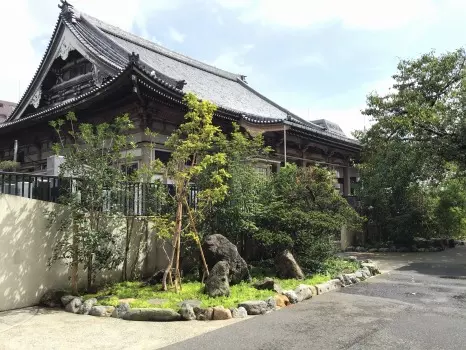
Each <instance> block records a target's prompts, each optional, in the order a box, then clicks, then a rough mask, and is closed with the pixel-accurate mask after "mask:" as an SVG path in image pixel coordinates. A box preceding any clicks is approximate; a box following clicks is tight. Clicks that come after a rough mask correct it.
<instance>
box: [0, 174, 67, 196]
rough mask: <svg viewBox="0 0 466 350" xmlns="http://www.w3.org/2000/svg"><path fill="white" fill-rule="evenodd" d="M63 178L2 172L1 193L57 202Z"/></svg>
mask: <svg viewBox="0 0 466 350" xmlns="http://www.w3.org/2000/svg"><path fill="white" fill-rule="evenodd" d="M61 183H62V179H60V178H59V177H57V176H46V175H32V174H25V173H9V172H0V193H3V194H11V195H15V196H21V197H24V198H30V199H38V200H43V201H47V202H55V203H56V202H57V201H58V199H59V197H60V187H61Z"/></svg>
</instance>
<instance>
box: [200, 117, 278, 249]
mask: <svg viewBox="0 0 466 350" xmlns="http://www.w3.org/2000/svg"><path fill="white" fill-rule="evenodd" d="M220 149H221V150H222V151H223V152H225V153H226V155H227V160H228V161H227V164H226V167H227V170H228V173H229V174H230V175H231V176H230V178H229V179H228V195H227V197H226V198H225V200H224V201H222V202H219V203H217V205H215V206H213V207H211V208H210V209H209V211H208V214H207V215H206V219H205V221H204V225H203V231H204V232H206V233H210V234H213V233H220V234H222V235H224V236H226V237H227V238H228V239H229V240H230V241H232V242H233V243H235V244H236V245H237V246H238V248H239V251H240V252H241V254H244V253H245V251H244V248H245V245H246V242H247V240H248V239H250V238H252V235H251V234H252V233H253V232H255V231H257V229H258V228H257V226H256V223H255V217H256V216H257V215H258V213H259V212H260V211H261V210H262V208H263V205H262V202H261V198H262V196H263V195H262V193H263V191H265V190H266V184H267V182H268V178H267V177H264V175H263V174H261V173H259V172H258V171H257V170H256V168H255V166H256V165H257V163H258V160H259V159H262V158H267V156H268V153H269V152H270V148H268V147H265V146H264V140H263V136H262V135H260V134H259V135H257V136H255V137H251V136H249V135H247V134H245V133H244V132H242V131H241V130H240V128H239V126H238V125H237V124H235V123H234V124H233V131H232V132H231V134H230V135H228V136H225V137H224V138H223V139H222V140H221V142H220ZM200 182H201V186H202V179H201V181H200Z"/></svg>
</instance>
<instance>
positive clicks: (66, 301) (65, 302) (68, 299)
mask: <svg viewBox="0 0 466 350" xmlns="http://www.w3.org/2000/svg"><path fill="white" fill-rule="evenodd" d="M76 298H78V299H80V300H81V301H82V299H81V298H80V297H77V296H75V295H64V296H62V297H61V298H60V300H61V303H62V305H63V306H66V305H68V304H69V303H70V302H71V300H73V299H76Z"/></svg>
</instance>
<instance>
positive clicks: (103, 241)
mask: <svg viewBox="0 0 466 350" xmlns="http://www.w3.org/2000/svg"><path fill="white" fill-rule="evenodd" d="M50 125H51V126H52V127H53V128H54V129H55V131H56V133H57V136H58V139H59V143H57V144H55V145H54V151H55V153H56V154H57V155H61V156H64V162H63V164H61V166H60V177H61V178H62V183H63V184H64V185H63V186H62V188H61V193H60V198H59V201H60V203H61V204H62V205H63V206H62V207H57V209H56V210H55V211H54V212H52V213H51V219H52V220H53V221H56V220H58V219H60V220H61V224H60V225H59V233H60V234H61V235H60V237H59V239H58V241H57V242H56V244H55V247H54V252H53V255H52V257H51V259H50V263H53V262H54V261H57V260H60V261H65V262H66V263H67V264H69V267H70V277H71V287H72V289H73V292H76V291H77V288H78V267H79V264H81V263H82V264H84V267H85V269H86V270H87V287H88V289H91V288H92V286H93V283H94V280H95V273H96V272H97V271H99V270H102V269H113V268H115V267H116V266H118V264H119V263H120V262H121V249H120V247H121V232H120V230H119V226H120V224H121V222H122V219H124V213H123V210H122V208H121V207H120V206H119V205H118V202H117V201H116V199H117V198H118V197H119V196H120V195H121V191H122V188H121V186H120V184H121V182H122V181H124V180H125V176H124V174H123V172H122V171H121V170H120V166H121V164H122V163H124V159H123V158H124V156H122V154H125V153H126V154H128V156H129V152H124V151H127V150H128V149H131V148H134V147H135V144H134V142H132V141H131V139H130V136H129V135H128V131H129V130H131V129H132V128H133V124H132V123H131V121H130V119H129V117H128V116H127V115H124V116H121V117H117V118H115V120H114V122H113V123H102V124H98V125H92V124H88V123H80V124H77V120H76V117H75V115H74V113H68V114H67V116H66V118H65V119H58V120H56V121H52V122H50Z"/></svg>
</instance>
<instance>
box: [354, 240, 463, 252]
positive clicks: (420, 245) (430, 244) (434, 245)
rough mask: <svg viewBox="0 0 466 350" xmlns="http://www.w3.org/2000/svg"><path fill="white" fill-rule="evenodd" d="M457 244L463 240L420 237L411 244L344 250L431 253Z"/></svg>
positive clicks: (461, 243)
mask: <svg viewBox="0 0 466 350" xmlns="http://www.w3.org/2000/svg"><path fill="white" fill-rule="evenodd" d="M457 245H465V242H464V241H460V240H454V239H446V238H435V239H420V240H418V241H417V242H416V243H415V244H413V245H412V246H400V245H398V246H397V245H394V244H390V245H389V246H379V247H364V246H356V247H354V246H349V247H347V248H346V249H345V252H358V253H366V252H367V253H410V252H412V253H433V252H441V251H444V250H445V249H447V248H455V247H456V246H457Z"/></svg>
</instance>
